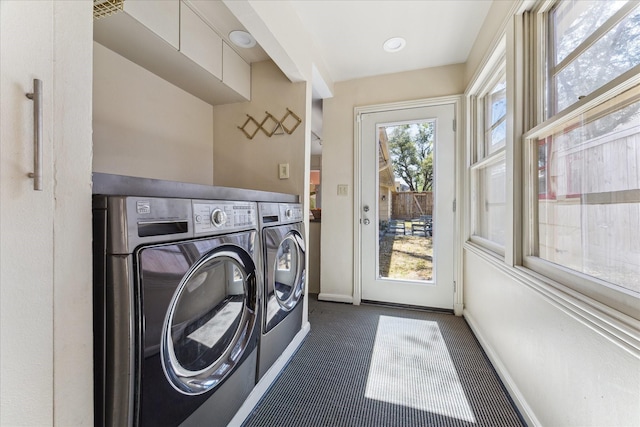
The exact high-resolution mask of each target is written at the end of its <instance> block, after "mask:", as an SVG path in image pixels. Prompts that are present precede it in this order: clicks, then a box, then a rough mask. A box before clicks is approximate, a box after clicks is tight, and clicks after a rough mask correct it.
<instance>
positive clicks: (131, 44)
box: [93, 0, 251, 105]
mask: <svg viewBox="0 0 640 427" xmlns="http://www.w3.org/2000/svg"><path fill="white" fill-rule="evenodd" d="M124 4H125V6H124V12H119V13H116V14H113V15H111V16H106V17H104V18H101V19H98V20H96V21H94V23H93V40H94V41H96V42H98V43H100V44H101V45H103V46H104V47H106V48H108V49H111V50H112V51H114V52H116V53H118V54H119V55H121V56H123V57H125V58H127V59H128V60H130V61H132V62H134V63H136V64H138V65H139V66H141V67H143V68H145V69H147V70H149V71H150V72H152V73H154V74H156V75H157V76H159V77H161V78H163V79H165V80H166V81H168V82H170V83H172V84H174V85H176V86H178V87H179V88H181V89H183V90H185V91H186V92H189V93H190V94H192V95H194V96H196V97H198V98H200V99H202V100H203V101H205V102H207V103H209V104H211V105H220V104H230V103H234V102H242V101H248V100H249V99H250V95H251V66H250V65H249V64H247V63H246V62H244V60H243V59H242V58H240V57H239V56H238V55H237V53H236V52H234V51H233V49H231V48H230V47H229V46H227V47H226V49H225V50H224V52H223V43H224V41H223V40H222V38H221V37H220V35H219V34H218V33H217V32H216V31H215V30H214V27H213V26H212V25H211V23H210V22H209V21H208V20H205V19H203V18H202V16H201V14H200V12H198V13H196V12H195V11H194V9H193V8H191V7H190V6H189V5H188V4H185V3H184V2H182V1H180V0H127V1H126V2H125V3H124ZM225 62H226V65H225Z"/></svg>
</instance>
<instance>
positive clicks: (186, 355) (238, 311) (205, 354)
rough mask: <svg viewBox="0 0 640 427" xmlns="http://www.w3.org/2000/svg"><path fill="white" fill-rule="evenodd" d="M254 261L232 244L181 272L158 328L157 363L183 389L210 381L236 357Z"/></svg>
mask: <svg viewBox="0 0 640 427" xmlns="http://www.w3.org/2000/svg"><path fill="white" fill-rule="evenodd" d="M255 286H256V284H255V266H254V264H253V262H252V261H251V258H250V257H249V256H248V254H246V253H245V252H244V251H241V250H239V248H237V247H235V246H231V245H229V246H227V247H220V248H218V249H216V250H214V251H212V252H210V253H209V254H208V255H206V256H205V257H203V258H202V259H201V260H200V261H199V262H197V263H196V264H194V265H193V267H192V268H191V269H190V270H189V271H188V272H187V274H186V275H185V276H184V278H183V279H182V281H181V283H180V285H179V286H178V288H177V289H176V292H175V294H174V295H173V298H172V300H171V303H170V305H169V310H168V312H167V315H166V319H165V322H164V325H163V331H162V346H161V354H162V358H161V359H162V366H163V369H164V372H165V374H166V375H167V378H168V379H169V380H170V383H171V384H172V385H173V387H174V388H176V389H177V390H178V391H181V392H183V393H185V394H192V395H193V394H201V393H204V392H206V391H208V390H210V389H211V388H213V387H215V386H216V385H217V384H219V383H220V382H221V381H222V380H224V379H225V378H226V376H227V375H228V374H230V373H231V372H232V371H233V369H234V367H235V365H236V364H237V363H238V362H239V361H240V360H241V357H242V355H243V353H244V349H245V348H246V346H247V344H248V342H249V337H250V334H251V329H252V328H253V325H254V323H255V307H249V306H248V305H247V303H248V301H252V300H253V299H254V298H253V295H252V292H255V291H254V289H255Z"/></svg>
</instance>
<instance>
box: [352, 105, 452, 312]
mask: <svg viewBox="0 0 640 427" xmlns="http://www.w3.org/2000/svg"><path fill="white" fill-rule="evenodd" d="M454 120H455V105H454V104H445V105H436V106H428V107H420V108H406V109H398V110H391V111H381V112H372V113H366V114H362V115H361V123H360V126H361V132H360V135H361V148H360V153H361V159H360V172H361V173H360V201H359V205H358V204H357V206H358V209H359V210H360V237H361V240H360V278H361V289H362V292H361V299H362V300H372V301H379V302H389V303H396V304H407V305H416V306H424V307H434V308H441V309H447V310H451V309H453V302H454V283H453V282H454V241H455V238H454V236H455V229H454V224H455V221H454V217H455V213H454V206H453V203H454V199H455V132H454ZM424 122H429V123H432V124H433V125H434V126H435V130H434V139H433V165H434V167H433V212H432V229H431V231H432V232H428V233H420V236H422V237H416V238H414V241H417V242H418V244H420V241H421V240H420V239H424V240H422V241H423V242H425V243H424V244H425V245H426V244H429V245H432V255H430V258H431V261H432V268H433V271H432V274H431V276H430V277H428V278H427V280H414V279H398V278H397V277H396V278H392V277H385V275H384V274H381V268H380V262H381V258H380V253H381V250H382V249H381V245H379V242H380V241H381V239H382V236H383V235H384V234H385V232H387V233H388V231H385V230H384V229H382V228H383V227H384V225H382V224H384V223H385V221H384V220H383V222H382V223H381V221H380V220H381V218H380V216H381V211H380V209H379V205H378V204H379V203H380V201H381V200H382V199H383V197H382V196H383V195H382V194H380V187H381V186H380V183H379V167H380V166H379V165H380V164H381V162H380V159H379V155H380V154H379V153H380V152H381V151H380V147H379V139H378V138H379V131H380V128H381V127H388V126H393V125H401V124H409V123H424ZM383 163H384V162H383ZM387 197H389V196H388V195H385V199H386V198H387ZM389 202H390V201H389V200H387V203H389ZM410 220H411V218H406V221H405V219H403V220H401V221H400V222H401V223H402V225H404V226H405V227H406V228H405V230H406V231H404V232H403V231H400V233H401V234H402V236H405V235H410V234H412V232H411V222H410ZM416 234H417V233H416ZM429 234H431V236H429ZM412 238H413V237H412ZM428 239H431V241H429V240H428ZM427 242H428V243H427ZM394 247H395V243H394ZM394 250H395V249H394ZM396 254H397V253H396ZM396 254H393V253H392V255H391V256H392V257H393V256H395V255H396ZM410 268H411V267H409V269H410Z"/></svg>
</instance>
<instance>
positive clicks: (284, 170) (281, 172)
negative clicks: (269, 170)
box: [278, 163, 289, 179]
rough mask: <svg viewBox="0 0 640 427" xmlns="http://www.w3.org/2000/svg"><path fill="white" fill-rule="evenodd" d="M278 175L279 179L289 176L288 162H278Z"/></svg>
mask: <svg viewBox="0 0 640 427" xmlns="http://www.w3.org/2000/svg"><path fill="white" fill-rule="evenodd" d="M278 176H279V177H280V179H288V178H289V163H280V164H279V165H278Z"/></svg>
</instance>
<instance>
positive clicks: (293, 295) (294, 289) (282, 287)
mask: <svg viewBox="0 0 640 427" xmlns="http://www.w3.org/2000/svg"><path fill="white" fill-rule="evenodd" d="M302 247H304V246H303V243H302V237H301V236H300V235H299V234H298V233H296V232H290V233H288V234H287V236H286V237H285V238H284V239H283V240H282V242H281V243H280V246H279V247H278V252H277V253H276V259H275V265H274V269H273V271H274V290H275V295H276V298H277V300H278V303H279V304H280V306H281V307H282V308H284V309H285V310H287V311H290V310H292V309H293V308H294V307H295V306H296V304H297V303H298V301H299V300H300V296H301V295H302V291H303V287H304V276H303V272H304V253H303V251H302V250H301V248H302Z"/></svg>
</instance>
